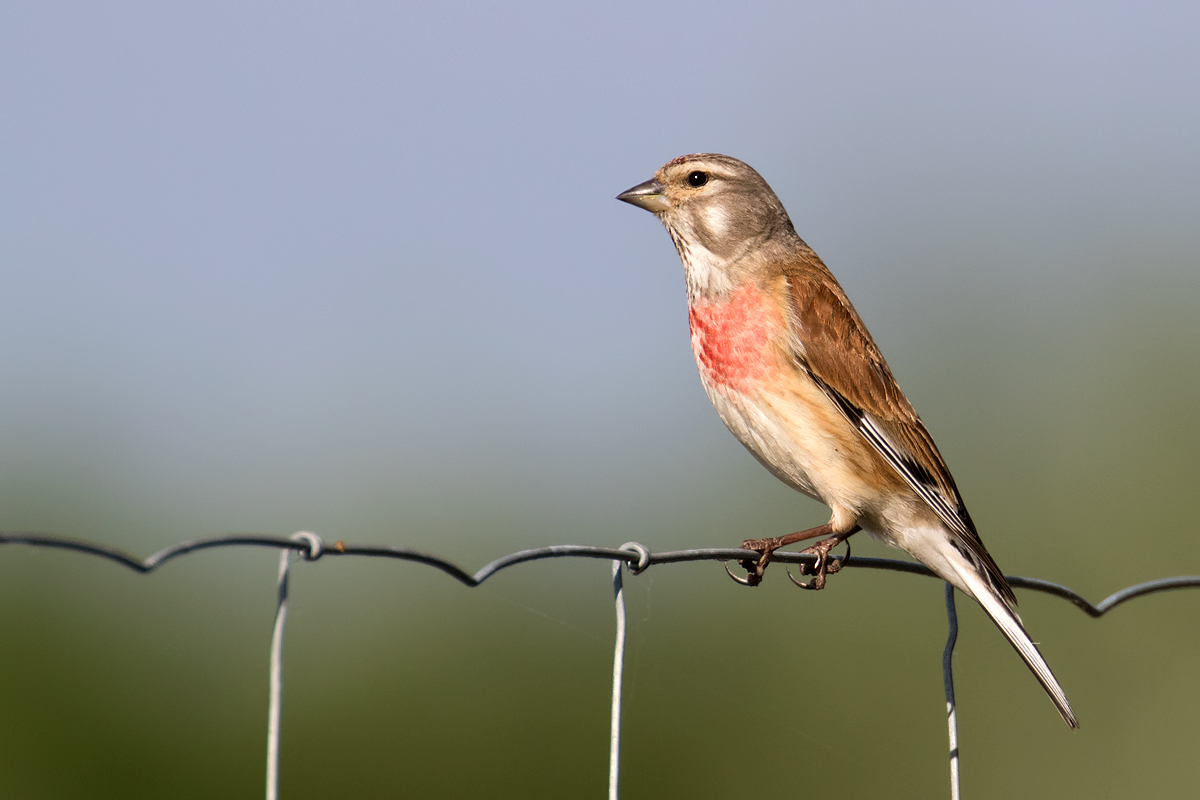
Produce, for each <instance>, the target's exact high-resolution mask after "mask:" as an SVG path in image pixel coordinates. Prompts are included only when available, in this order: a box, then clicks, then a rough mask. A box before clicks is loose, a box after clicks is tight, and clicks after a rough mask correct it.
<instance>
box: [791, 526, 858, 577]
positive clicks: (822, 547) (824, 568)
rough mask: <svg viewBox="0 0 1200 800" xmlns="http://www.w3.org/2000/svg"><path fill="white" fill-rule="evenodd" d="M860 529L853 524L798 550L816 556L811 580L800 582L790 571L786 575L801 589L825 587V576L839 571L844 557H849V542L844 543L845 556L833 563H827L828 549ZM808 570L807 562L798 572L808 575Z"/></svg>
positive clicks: (844, 560) (844, 559)
mask: <svg viewBox="0 0 1200 800" xmlns="http://www.w3.org/2000/svg"><path fill="white" fill-rule="evenodd" d="M860 530H862V529H861V528H859V527H858V526H857V525H855V526H854V527H853V528H851V529H850V530H848V531H846V532H845V533H835V534H834V535H833V536H830V537H829V538H828V539H822V540H821V541H819V542H817V543H816V544H814V545H813V546H812V547H808V548H805V549H804V550H801V551H800V552H801V553H808V554H809V555H814V556H816V557H817V563H816V564H814V565H813V566H812V575H813V579H812V580H811V581H809V582H808V583H801V582H800V581H798V580H796V579H795V578H793V577H792V573H790V572H789V573H788V577H789V578H792V583H794V584H796V585H797V586H799V587H800V588H801V589H824V588H825V576H826V575H832V574H833V573H835V572H839V571H841V569H842V565H843V564H844V563H845V562H846V558H849V557H850V545H849V543H847V544H846V558H843V559H839V560H838V561H836V562H834V563H833V564H830V563H829V551H830V550H832V549H833V548H835V547H837V546H838V545H839V544H841V543H842V542H845V541H846V540H847V539H849V538H850V537H851V536H853V535H854V534H856V533H858V532H859V531H860ZM808 570H809V567H808V565H807V564H801V565H800V574H801V575H808V574H809V571H808Z"/></svg>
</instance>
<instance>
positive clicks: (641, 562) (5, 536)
mask: <svg viewBox="0 0 1200 800" xmlns="http://www.w3.org/2000/svg"><path fill="white" fill-rule="evenodd" d="M5 544H25V545H30V546H32V547H48V548H54V549H59V550H68V551H73V552H77V553H84V554H86V555H92V556H96V557H98V558H103V559H106V560H109V561H113V562H115V563H117V564H120V565H122V566H124V567H128V568H129V569H132V570H133V571H135V572H139V573H148V572H153V571H154V570H156V569H158V568H159V567H161V566H162V565H164V564H166V563H167V562H168V561H171V560H173V559H176V558H180V557H182V556H185V555H188V554H191V553H195V552H199V551H202V550H211V549H215V548H219V547H268V548H276V549H279V550H282V551H283V552H281V553H280V567H279V604H278V607H277V609H276V615H275V627H274V630H273V632H272V636H271V688H270V702H269V708H268V724H267V729H268V733H267V797H268V800H276V798H277V796H278V776H279V763H278V760H279V728H280V707H281V696H282V687H283V680H282V674H283V673H282V670H283V628H284V621H285V619H286V616H287V584H288V570H289V567H288V565H289V563H290V556H291V554H292V553H297V552H298V553H302V554H303V555H304V558H305V559H306V560H308V561H316V560H318V559H320V558H322V557H324V556H364V557H375V558H393V559H398V560H401V561H411V562H414V563H418V564H424V565H426V566H430V567H433V568H435V569H438V570H441V571H442V572H445V573H446V574H447V575H449V576H451V577H453V578H454V579H456V580H458V581H459V582H460V583H463V584H464V585H466V586H470V587H475V586H479V585H480V584H481V583H483V582H484V581H485V580H487V579H488V578H490V577H491V576H492V575H494V574H496V573H497V572H499V571H500V570H502V569H507V568H508V567H512V566H515V565H517V564H523V563H525V562H528V561H540V560H542V559H547V558H597V559H607V560H609V561H612V562H613V570H614V574H613V589H614V593H615V594H616V609H617V642H616V647H615V648H614V654H613V714H612V730H611V742H610V744H611V747H610V754H609V756H610V768H609V796H610V797H611V798H616V797H617V794H616V791H617V778H618V774H619V755H620V752H619V750H620V747H619V745H620V719H621V713H620V711H621V709H620V707H621V681H622V672H623V668H622V665H623V663H624V648H625V609H624V591H623V583H622V579H621V570H620V565H621V564H624V565H625V566H626V568H627V569H629V571H630V572H631V573H633V574H635V575H637V574H640V573H641V572H643V571H644V570H646V569H647V568H649V567H650V566H651V565H655V564H678V563H683V562H688V561H743V560H748V559H757V558H758V556H759V553H758V552H757V551H753V550H743V549H741V548H697V549H692V550H673V551H667V552H662V553H652V552H651V551H650V550H649V548H647V547H645V546H644V545H641V544H638V543H636V542H628V543H626V544H624V545H622V546H621V547H619V548H611V547H593V546H590V545H551V546H549V547H538V548H533V549H530V550H522V551H520V552H517V553H511V554H509V555H506V556H501V557H500V558H497V559H496V560H494V561H492V562H490V563H488V564H485V565H484V566H482V567H481V568H479V570H477V571H476V572H474V573H471V572H468V571H467V570H465V569H464V568H463V567H461V566H459V565H458V564H455V563H454V562H452V561H449V560H447V559H444V558H441V557H439V556H435V555H432V554H430V553H425V552H422V551H420V550H412V549H409V548H404V547H392V546H389V545H347V544H344V543H343V542H340V541H339V542H336V543H335V544H333V545H328V546H327V545H325V543H324V542H322V541H321V539H320V538H319V537H317V536H315V535H314V534H311V533H298V534H296V535H295V536H293V537H291V538H284V537H278V536H266V535H261V534H249V533H243V534H229V535H226V536H214V537H209V538H205V539H193V540H190V541H186V542H181V543H179V544H176V545H172V546H171V547H166V548H164V549H162V550H159V551H158V552H156V553H153V554H151V555H149V556H147V557H146V558H144V559H138V558H136V557H134V556H132V555H129V554H128V553H126V552H124V551H122V550H118V549H116V548H112V547H107V546H105V545H101V544H95V543H93V542H87V541H84V540H81V539H74V538H70V537H65V536H53V535H49V534H40V533H28V532H23V531H0V545H5ZM772 560H773V561H778V562H781V563H785V564H807V565H809V566H810V567H811V566H814V565H815V563H816V556H813V555H808V554H803V553H783V552H779V553H775V554H774V555H773V557H772ZM829 561H830V562H836V563H837V565H838V568H842V567H858V568H863V569H883V570H890V571H893V572H907V573H911V574H914V575H924V576H927V577H937V576H935V575H934V573H933V572H931V571H930V570H929V569H928V568H927V567H925V566H923V565H921V564H917V563H914V562H911V561H900V560H897V559H890V558H864V557H861V556H855V557H854V558H853V559H850V558H847V557H845V556H830V558H829ZM830 571H836V570H830ZM1007 578H1008V582H1009V584H1010V585H1012V586H1013V587H1014V588H1021V589H1032V590H1034V591H1039V592H1044V593H1046V594H1051V595H1054V596H1056V597H1061V598H1063V599H1065V600H1069V601H1070V602H1071V603H1073V604H1074V605H1075V606H1077V607H1078V608H1080V609H1082V610H1083V611H1084V612H1085V613H1086V614H1088V615H1089V616H1091V617H1100V616H1102V615H1104V614H1106V613H1107V612H1109V611H1111V610H1112V609H1113V608H1115V607H1116V606H1118V605H1120V604H1122V603H1124V602H1127V601H1129V600H1132V599H1134V598H1135V597H1143V596H1145V595H1149V594H1154V593H1157V592H1162V591H1167V590H1171V589H1184V588H1195V587H1200V575H1181V576H1178V577H1174V578H1161V579H1158V580H1153V581H1146V582H1144V583H1139V584H1136V585H1134V586H1130V587H1127V588H1125V589H1122V590H1120V591H1118V592H1115V593H1113V594H1111V595H1109V596H1108V597H1106V598H1104V599H1103V600H1101V601H1100V602H1099V603H1096V604H1095V605H1093V604H1092V603H1090V602H1089V601H1088V600H1086V599H1085V598H1084V597H1083V596H1081V595H1080V594H1079V593H1077V592H1076V591H1074V590H1073V589H1070V588H1068V587H1066V586H1063V585H1061V584H1057V583H1052V582H1050V581H1045V580H1041V579H1039V578H1024V577H1020V576H1007ZM946 604H947V614H948V616H949V619H950V636H949V638H948V639H947V641H946V649H945V651H944V653H943V656H942V664H943V672H944V675H945V681H946V699H947V717H948V720H949V723H948V724H949V730H950V753H951V765H950V769H951V792H952V797H953V798H954V800H958V798H959V794H958V791H959V789H958V784H959V778H958V745H957V738H958V737H957V733H958V731H957V718H956V712H955V705H954V686H953V672H952V668H951V657H952V655H953V652H954V644H955V639H956V638H957V630H958V621H957V616H956V614H955V610H954V595H953V591H952V590H950V589H949V587H947V594H946Z"/></svg>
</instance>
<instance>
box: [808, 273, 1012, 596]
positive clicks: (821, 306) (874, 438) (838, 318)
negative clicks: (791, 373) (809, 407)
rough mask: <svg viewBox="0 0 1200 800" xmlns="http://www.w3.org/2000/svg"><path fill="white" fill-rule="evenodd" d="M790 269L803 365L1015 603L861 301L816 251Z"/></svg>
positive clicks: (962, 546) (973, 559)
mask: <svg viewBox="0 0 1200 800" xmlns="http://www.w3.org/2000/svg"><path fill="white" fill-rule="evenodd" d="M809 254H811V258H810V259H808V260H807V261H808V263H803V264H800V265H798V266H797V267H796V268H794V269H788V270H785V278H786V280H787V281H788V286H789V288H790V289H791V299H792V309H793V312H794V320H793V324H794V326H795V329H796V334H797V338H798V339H799V341H800V345H801V347H802V348H803V352H801V353H797V354H796V357H797V360H798V361H799V362H800V365H801V366H802V367H803V368H804V369H805V370H807V371H808V373H809V375H811V376H812V377H813V379H814V380H816V382H817V383H818V385H820V386H821V388H822V390H824V392H825V393H826V395H827V396H828V397H829V398H830V399H831V400H832V401H833V402H834V403H835V404H836V405H837V406H838V408H840V409H841V410H842V413H844V414H845V415H846V417H847V418H848V419H849V420H850V421H851V422H852V423H853V424H854V426H855V427H856V428H857V429H858V431H859V433H861V434H862V436H863V438H865V439H866V440H867V441H869V442H870V443H871V445H872V446H873V447H874V448H875V449H876V450H877V451H878V452H879V454H880V455H881V456H883V458H884V460H885V461H887V462H888V464H890V465H891V466H892V467H893V468H894V469H895V470H896V471H897V472H898V473H899V474H900V476H901V477H902V478H904V480H905V482H907V483H908V485H909V486H911V487H912V489H913V490H914V491H915V492H916V493H917V494H918V495H919V496H920V497H921V498H922V499H923V500H924V501H925V502H926V503H927V504H928V505H929V506H930V508H932V509H933V510H934V511H935V512H936V513H937V515H938V517H939V518H941V520H942V521H943V522H944V523H946V526H947V527H948V528H949V529H950V531H951V533H952V534H953V535H954V539H953V541H954V543H955V544H956V545H957V547H958V549H959V550H960V551H961V552H962V553H963V554H964V555H966V556H967V557H968V558H969V559H970V560H971V561H973V562H974V563H975V564H976V565H977V566H978V567H979V568H980V569H981V570H982V571H983V572H984V574H985V575H987V576H988V577H989V578H990V579H991V582H992V583H993V584H994V585H995V586H996V588H997V589H998V590H999V591H1000V593H1001V594H1002V595H1003V596H1004V597H1005V599H1006V600H1008V601H1009V602H1010V603H1013V604H1015V603H1016V597H1015V596H1014V595H1013V593H1012V589H1011V588H1009V586H1008V581H1006V580H1005V579H1004V576H1003V574H1001V572H1000V568H999V567H998V566H996V562H995V561H994V560H993V559H992V557H991V555H989V554H988V552H987V550H986V549H985V548H984V546H983V542H982V541H981V540H980V539H979V534H978V533H977V532H976V530H975V523H974V522H973V521H972V520H971V515H970V514H969V513H967V507H966V506H965V505H964V504H963V500H962V496H961V495H960V494H959V493H958V487H957V486H955V485H954V478H952V477H951V476H950V470H949V469H947V467H946V462H945V461H943V460H942V456H941V453H939V452H938V449H937V445H935V444H934V443H933V437H932V436H930V435H929V431H928V430H926V429H925V425H924V423H922V422H921V418H920V417H918V416H917V412H916V411H914V410H913V407H912V404H911V403H909V402H908V398H907V397H905V396H904V392H902V391H900V387H899V385H897V383H896V379H895V378H893V377H892V371H891V370H890V369H888V365H887V362H886V361H884V360H883V354H882V353H880V352H879V348H878V347H877V346H876V345H875V342H874V340H873V339H871V334H870V333H869V332H868V331H867V328H866V326H865V325H863V322H862V320H861V319H859V316H858V313H857V312H856V311H855V310H854V306H852V305H850V300H849V299H848V298H847V297H846V293H845V292H844V291H842V287H841V286H839V285H838V283H837V281H836V280H835V279H834V277H833V275H832V274H830V272H829V270H828V269H826V268H825V265H824V264H822V263H821V261H820V259H818V258H817V256H816V254H813V253H812V252H811V251H809Z"/></svg>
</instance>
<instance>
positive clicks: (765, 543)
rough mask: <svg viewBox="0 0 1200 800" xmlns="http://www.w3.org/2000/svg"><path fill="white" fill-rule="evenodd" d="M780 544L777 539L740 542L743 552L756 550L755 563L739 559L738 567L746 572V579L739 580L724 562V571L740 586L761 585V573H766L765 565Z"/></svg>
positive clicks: (769, 561)
mask: <svg viewBox="0 0 1200 800" xmlns="http://www.w3.org/2000/svg"><path fill="white" fill-rule="evenodd" d="M780 545H781V543H780V541H779V539H747V540H746V541H744V542H742V549H743V550H756V551H758V553H759V557H758V560H757V561H751V560H750V559H748V558H746V559H741V560H740V561H738V565H739V566H741V568H742V569H744V570H746V577H744V578H739V577H738V576H737V575H734V574H733V571H732V570H731V569H729V564H728V562H726V564H725V571H726V572H727V573H729V577H731V578H733V579H734V581H736V582H737V583H740V584H741V585H742V586H758V585H759V584H760V583H762V579H763V573H764V572H766V569H767V564H769V563H771V554H772V553H774V552H775V551H776V550H778V549H779V547H780Z"/></svg>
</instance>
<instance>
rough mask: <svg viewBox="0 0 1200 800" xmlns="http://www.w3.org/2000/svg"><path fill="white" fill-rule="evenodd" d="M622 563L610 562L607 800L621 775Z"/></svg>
mask: <svg viewBox="0 0 1200 800" xmlns="http://www.w3.org/2000/svg"><path fill="white" fill-rule="evenodd" d="M623 565H624V562H621V561H614V562H612V570H613V579H612V581H613V595H614V597H615V603H616V608H617V634H616V643H615V644H614V645H613V682H612V727H611V729H610V732H609V740H608V800H617V797H618V795H619V791H618V786H619V784H620V775H621V680H622V678H623V676H624V673H625V583H624V581H623V580H622V578H621V567H622V566H623Z"/></svg>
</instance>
